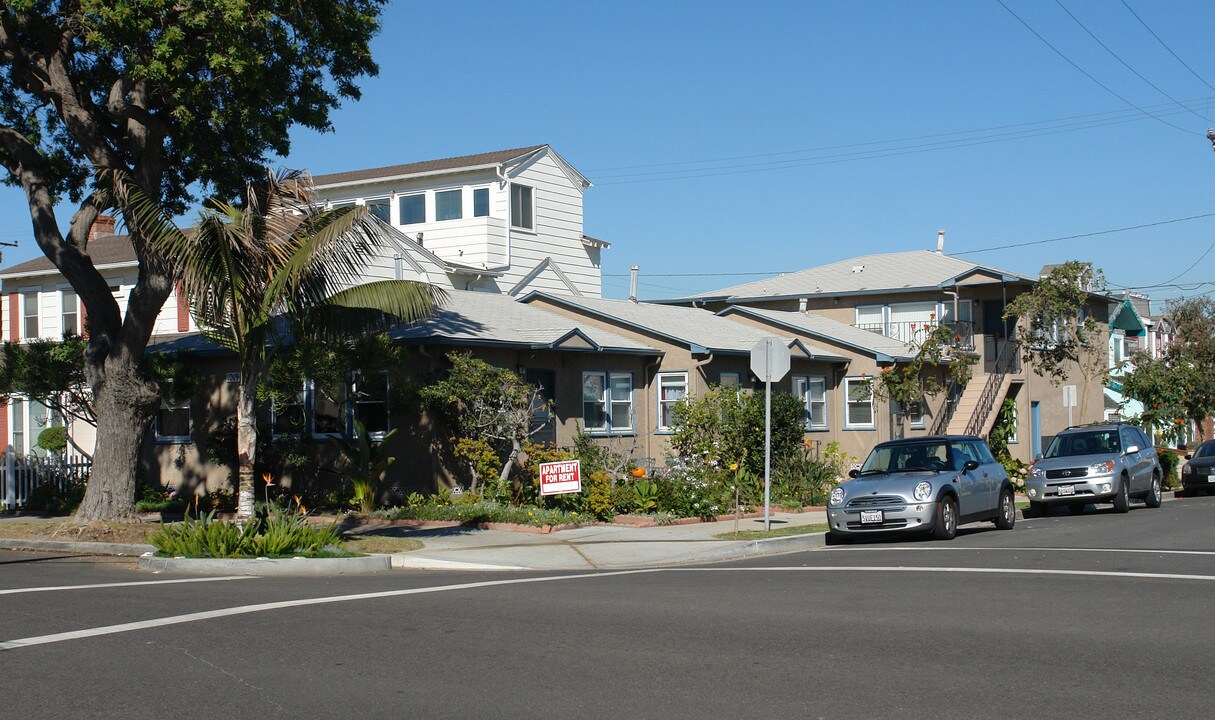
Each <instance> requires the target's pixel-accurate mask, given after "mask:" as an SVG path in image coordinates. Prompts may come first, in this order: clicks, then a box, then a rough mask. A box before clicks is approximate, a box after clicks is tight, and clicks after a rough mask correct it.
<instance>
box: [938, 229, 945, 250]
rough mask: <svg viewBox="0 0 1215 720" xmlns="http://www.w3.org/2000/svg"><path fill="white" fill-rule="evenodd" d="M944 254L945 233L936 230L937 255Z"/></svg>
mask: <svg viewBox="0 0 1215 720" xmlns="http://www.w3.org/2000/svg"><path fill="white" fill-rule="evenodd" d="M943 254H945V231H944V230H937V255H943Z"/></svg>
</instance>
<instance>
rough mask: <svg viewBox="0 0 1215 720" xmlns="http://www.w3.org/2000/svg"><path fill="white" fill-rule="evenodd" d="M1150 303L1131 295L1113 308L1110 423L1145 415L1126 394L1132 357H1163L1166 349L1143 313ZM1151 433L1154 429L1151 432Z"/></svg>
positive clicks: (1108, 386)
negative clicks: (1125, 379) (1124, 382)
mask: <svg viewBox="0 0 1215 720" xmlns="http://www.w3.org/2000/svg"><path fill="white" fill-rule="evenodd" d="M1148 303H1149V301H1148V299H1147V297H1146V296H1143V295H1136V296H1132V295H1130V294H1129V293H1128V294H1127V295H1126V296H1125V297H1123V298H1122V299H1120V300H1115V301H1112V302H1111V303H1110V307H1109V332H1110V335H1109V371H1110V375H1109V379H1108V380H1107V381H1106V383H1105V397H1104V409H1105V419H1106V420H1120V419H1122V418H1135V417H1138V416H1139V415H1140V414H1141V413H1142V412H1143V403H1141V402H1139V401H1138V400H1136V399H1134V398H1131V397H1127V396H1124V395H1123V394H1122V381H1121V378H1122V376H1123V375H1126V374H1127V373H1129V372H1131V371H1133V370H1134V369H1135V366H1134V363H1133V362H1132V356H1133V355H1134V354H1135V352H1137V351H1138V350H1144V351H1146V352H1148V353H1149V354H1150V355H1151V356H1152V357H1160V354H1159V353H1160V352H1161V351H1162V350H1163V346H1159V345H1156V344H1155V343H1154V342H1153V335H1152V333H1151V332H1150V327H1151V324H1152V320H1151V319H1150V318H1149V317H1145V316H1144V314H1141V313H1140V308H1141V307H1142V308H1144V309H1145V310H1146V308H1147V306H1148ZM1149 432H1150V429H1149Z"/></svg>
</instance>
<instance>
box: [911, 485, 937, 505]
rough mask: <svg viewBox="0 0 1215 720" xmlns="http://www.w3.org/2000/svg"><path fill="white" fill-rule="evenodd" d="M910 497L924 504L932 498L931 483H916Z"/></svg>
mask: <svg viewBox="0 0 1215 720" xmlns="http://www.w3.org/2000/svg"><path fill="white" fill-rule="evenodd" d="M911 495H912V496H913V497H914V498H915V499H916V500H919V501H920V502H924V501H925V500H927V499H928V498H929V497H931V496H932V483H930V482H928V481H927V480H925V481H923V482H919V483H916V486H915V491H914V492H913V493H911Z"/></svg>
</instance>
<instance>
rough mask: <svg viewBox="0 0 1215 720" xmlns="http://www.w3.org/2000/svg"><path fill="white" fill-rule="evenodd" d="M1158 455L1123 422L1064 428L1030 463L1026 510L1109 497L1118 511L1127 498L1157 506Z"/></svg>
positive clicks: (1140, 434) (1076, 505) (1125, 508)
mask: <svg viewBox="0 0 1215 720" xmlns="http://www.w3.org/2000/svg"><path fill="white" fill-rule="evenodd" d="M1163 476H1164V473H1163V472H1161V470H1160V460H1159V459H1158V458H1157V457H1156V448H1155V447H1153V446H1152V444H1151V443H1150V442H1148V439H1147V436H1146V435H1144V434H1143V431H1142V430H1140V429H1139V428H1137V427H1135V426H1134V425H1129V424H1126V423H1101V424H1096V425H1084V426H1079V427H1069V428H1068V429H1066V430H1064V431H1063V432H1061V433H1059V434H1058V435H1056V436H1055V439H1054V440H1052V441H1051V443H1050V447H1048V448H1047V449H1046V453H1045V454H1044V455H1043V456H1042V457H1041V458H1039V459H1037V460H1036V461H1034V464H1033V466H1031V468H1030V472H1029V478H1028V479H1027V480H1026V482H1025V494H1026V496H1028V497H1029V513H1030V514H1033V515H1044V514H1046V513H1047V512H1048V511H1049V510H1050V508H1052V507H1055V506H1058V505H1067V506H1069V507H1071V508H1072V509H1077V510H1078V509H1080V508H1082V507H1084V506H1085V505H1087V504H1088V503H1104V502H1110V503H1113V504H1114V510H1115V511H1117V512H1127V511H1128V510H1130V509H1131V498H1142V499H1143V501H1144V502H1145V503H1146V504H1147V506H1148V507H1150V508H1158V507H1160V501H1161V487H1160V480H1161V478H1162V477H1163Z"/></svg>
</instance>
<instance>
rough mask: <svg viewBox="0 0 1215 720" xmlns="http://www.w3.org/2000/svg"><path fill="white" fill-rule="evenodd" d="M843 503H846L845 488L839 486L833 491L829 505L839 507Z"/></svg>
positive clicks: (828, 500) (829, 498)
mask: <svg viewBox="0 0 1215 720" xmlns="http://www.w3.org/2000/svg"><path fill="white" fill-rule="evenodd" d="M842 502H844V488H842V487H840V486H838V485H837V486H836V487H835V489H834V490H832V491H831V495H830V496H828V498H827V503H828V504H829V505H839V504H840V503H842Z"/></svg>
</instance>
